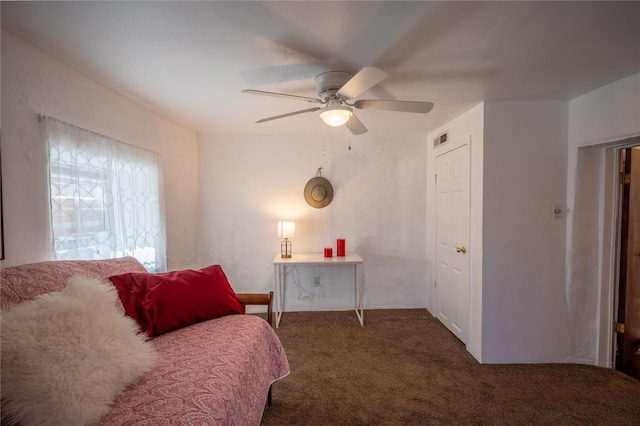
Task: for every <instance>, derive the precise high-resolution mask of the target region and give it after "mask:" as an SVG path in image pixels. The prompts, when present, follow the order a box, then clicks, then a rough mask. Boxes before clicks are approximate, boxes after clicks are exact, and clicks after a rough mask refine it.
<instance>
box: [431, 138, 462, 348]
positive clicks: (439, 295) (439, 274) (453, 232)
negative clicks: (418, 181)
mask: <svg viewBox="0 0 640 426" xmlns="http://www.w3.org/2000/svg"><path fill="white" fill-rule="evenodd" d="M436 173H437V175H436V194H437V198H436V204H437V206H436V284H435V286H436V288H435V292H436V312H437V315H436V316H437V318H438V319H439V320H440V321H441V322H442V323H443V324H444V325H445V326H447V328H448V329H449V330H451V332H452V333H453V334H454V335H455V336H456V337H458V339H460V340H461V341H462V342H463V343H465V344H466V343H467V338H468V336H469V144H468V143H467V144H465V145H463V146H461V147H459V148H456V149H454V150H452V151H449V152H447V153H445V154H442V155H439V156H438V157H436Z"/></svg>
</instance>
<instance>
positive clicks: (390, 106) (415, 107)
mask: <svg viewBox="0 0 640 426" xmlns="http://www.w3.org/2000/svg"><path fill="white" fill-rule="evenodd" d="M353 106H354V107H356V108H358V109H381V110H385V111H400V112H417V113H422V114H424V113H427V112H429V111H431V110H432V109H433V102H416V101H383V100H375V99H362V100H359V101H356V102H355V103H354V104H353Z"/></svg>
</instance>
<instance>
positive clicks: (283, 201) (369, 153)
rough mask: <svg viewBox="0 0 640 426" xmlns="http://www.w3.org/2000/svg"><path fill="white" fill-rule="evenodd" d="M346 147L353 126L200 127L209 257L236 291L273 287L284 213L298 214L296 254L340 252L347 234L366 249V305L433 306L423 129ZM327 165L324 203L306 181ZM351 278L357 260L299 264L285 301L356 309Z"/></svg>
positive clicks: (303, 306) (291, 305)
mask: <svg viewBox="0 0 640 426" xmlns="http://www.w3.org/2000/svg"><path fill="white" fill-rule="evenodd" d="M318 125H320V122H319V123H318ZM323 146H324V150H325V155H324V157H323V156H322V150H323ZM347 146H348V134H347V133H346V132H345V129H328V130H327V136H326V137H325V138H322V137H311V136H309V137H261V138H256V137H230V136H227V137H223V136H215V137H214V136H201V137H200V142H199V162H200V165H199V169H200V199H201V211H200V217H201V218H202V220H201V237H200V238H201V248H202V252H201V254H202V258H201V263H202V264H208V263H220V264H222V265H223V267H224V269H225V272H227V275H228V276H229V279H230V280H231V282H232V284H233V286H234V287H235V288H236V290H239V291H268V290H271V289H273V275H274V274H273V266H272V261H273V259H274V257H275V256H276V255H277V254H279V252H280V239H279V238H278V237H277V234H276V222H277V221H278V220H280V219H288V220H295V221H296V235H295V237H294V238H293V239H292V243H293V253H294V255H295V253H301V252H315V253H320V252H322V249H323V248H324V247H334V253H335V240H336V239H337V238H345V239H346V241H347V251H357V252H358V253H359V254H360V255H361V256H362V257H363V259H364V279H365V291H364V301H365V308H366V309H371V308H412V307H425V306H426V295H425V271H426V266H425V264H426V258H425V173H426V170H425V164H426V145H425V140H424V137H422V136H402V137H375V136H371V135H363V136H360V137H352V148H353V149H352V150H348V149H347ZM320 166H323V167H324V168H323V170H322V176H324V177H326V178H327V179H328V180H329V181H330V182H331V183H332V185H333V188H334V198H333V202H332V203H331V204H330V205H329V206H327V207H325V208H322V209H315V208H313V207H310V206H309V205H307V204H306V202H305V200H304V197H303V189H304V186H305V184H306V182H307V181H308V180H309V179H311V178H312V177H314V176H315V175H316V170H317V168H318V167H320ZM351 278H352V274H351V272H350V270H349V268H348V267H346V268H345V267H336V268H323V267H304V268H303V267H297V268H295V269H290V272H289V274H288V275H287V283H288V285H287V298H286V309H287V310H291V311H299V310H344V309H350V308H352V307H353V287H352V285H351ZM316 282H317V283H318V284H316ZM354 321H355V314H354ZM365 321H366V312H365Z"/></svg>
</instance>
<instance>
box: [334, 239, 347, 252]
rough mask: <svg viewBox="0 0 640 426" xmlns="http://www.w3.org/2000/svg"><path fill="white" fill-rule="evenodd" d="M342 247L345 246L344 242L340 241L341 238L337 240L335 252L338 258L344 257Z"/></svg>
mask: <svg viewBox="0 0 640 426" xmlns="http://www.w3.org/2000/svg"><path fill="white" fill-rule="evenodd" d="M344 246H345V243H344V240H343V239H341V238H338V241H337V248H336V252H337V255H338V256H344V255H345V250H344Z"/></svg>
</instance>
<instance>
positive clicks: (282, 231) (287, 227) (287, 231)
mask: <svg viewBox="0 0 640 426" xmlns="http://www.w3.org/2000/svg"><path fill="white" fill-rule="evenodd" d="M295 233H296V223H295V222H286V221H283V220H281V221H278V237H279V238H284V241H282V244H280V255H281V256H282V258H284V259H288V258H290V257H291V241H289V238H293V236H294V235H295Z"/></svg>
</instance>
